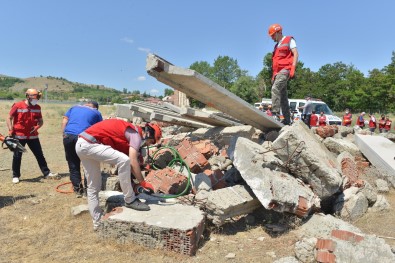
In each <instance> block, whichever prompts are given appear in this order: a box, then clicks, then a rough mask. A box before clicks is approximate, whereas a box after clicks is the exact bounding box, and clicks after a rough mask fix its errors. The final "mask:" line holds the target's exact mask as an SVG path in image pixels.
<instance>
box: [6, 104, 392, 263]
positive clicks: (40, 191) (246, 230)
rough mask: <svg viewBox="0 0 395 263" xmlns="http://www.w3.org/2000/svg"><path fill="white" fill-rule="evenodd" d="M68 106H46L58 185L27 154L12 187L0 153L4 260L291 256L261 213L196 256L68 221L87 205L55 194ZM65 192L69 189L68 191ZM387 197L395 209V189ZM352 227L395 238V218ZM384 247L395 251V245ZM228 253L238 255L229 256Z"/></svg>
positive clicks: (49, 153) (289, 238)
mask: <svg viewBox="0 0 395 263" xmlns="http://www.w3.org/2000/svg"><path fill="white" fill-rule="evenodd" d="M10 106H11V103H10V102H0V133H3V134H6V133H7V128H6V125H5V122H4V120H5V117H6V116H7V114H8V111H9V108H10ZM68 107H69V106H68V105H51V104H48V105H46V104H44V105H42V110H43V115H44V126H43V127H42V129H41V130H40V140H41V144H42V147H43V150H44V155H45V158H46V160H47V162H48V165H49V168H50V169H51V171H52V172H57V173H59V174H60V175H61V176H62V178H61V179H60V180H44V179H43V177H42V175H41V173H40V170H39V168H38V165H37V162H36V160H35V158H34V156H33V154H32V153H31V152H29V149H28V152H27V153H26V154H24V156H23V160H22V176H21V182H20V183H19V184H13V183H12V182H11V179H12V175H11V174H12V173H11V160H12V153H11V152H10V151H9V150H7V149H5V150H2V149H0V157H1V158H0V244H1V245H0V255H1V256H0V262H177V261H178V262H228V261H232V262H273V261H274V260H276V259H279V258H281V257H284V256H291V255H294V252H293V245H294V243H295V242H296V241H297V238H296V234H295V233H294V231H289V232H287V233H285V234H282V235H277V236H274V235H272V234H271V233H270V232H267V231H266V229H265V224H268V223H276V220H278V219H277V218H274V217H269V216H267V215H265V214H264V213H265V212H264V211H262V210H259V211H257V212H256V213H254V214H252V215H250V216H247V217H240V218H235V219H234V222H231V223H228V224H226V225H224V226H222V227H221V228H214V227H210V228H209V229H210V231H206V232H205V234H204V238H203V239H202V242H201V244H200V247H199V250H198V251H197V253H196V255H195V256H193V257H189V256H184V255H180V254H177V253H173V252H167V251H162V250H151V249H148V248H145V247H141V246H138V245H134V244H130V245H121V244H117V242H116V241H114V240H101V239H100V238H99V237H98V236H97V234H96V233H95V232H94V231H93V229H92V221H91V219H90V216H89V214H88V213H83V214H81V215H78V216H72V215H71V208H72V207H74V206H77V205H80V204H84V203H86V202H87V201H86V200H85V199H77V198H76V197H75V196H74V195H73V194H65V193H60V192H58V191H57V190H56V188H57V187H58V186H59V185H60V184H63V183H67V182H69V174H68V167H67V163H66V160H65V157H64V151H63V144H62V136H61V132H60V123H61V116H62V115H63V114H64V112H65V111H66V109H67V108H68ZM100 109H101V111H102V113H103V115H104V117H105V116H108V115H109V114H111V113H112V111H113V110H114V108H113V107H108V108H106V107H104V106H103V107H101V108H100ZM61 189H63V190H69V189H70V185H69V184H66V185H64V186H63V187H61ZM385 196H386V198H387V199H388V201H389V202H390V203H391V204H392V207H394V206H395V191H394V190H391V192H390V193H389V194H386V195H385ZM280 217H281V216H280ZM180 220H182V218H180ZM355 225H356V226H357V227H359V228H360V229H361V230H363V231H364V232H365V233H367V234H376V235H378V236H385V237H395V227H394V226H395V214H394V213H393V212H386V213H382V214H378V213H376V214H367V215H366V216H364V217H363V218H361V219H359V220H358V221H357V222H356V223H355ZM386 242H387V243H388V244H390V245H391V246H392V247H395V240H393V239H386ZM229 253H234V254H235V257H234V258H232V259H228V258H226V256H227V255H228V254H229Z"/></svg>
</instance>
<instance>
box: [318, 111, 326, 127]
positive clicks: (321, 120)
mask: <svg viewBox="0 0 395 263" xmlns="http://www.w3.org/2000/svg"><path fill="white" fill-rule="evenodd" d="M318 125H319V126H326V116H325V115H324V112H323V111H321V112H320V116H319V117H318Z"/></svg>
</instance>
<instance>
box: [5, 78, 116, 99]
mask: <svg viewBox="0 0 395 263" xmlns="http://www.w3.org/2000/svg"><path fill="white" fill-rule="evenodd" d="M46 87H48V89H47V98H48V99H49V100H62V101H63V100H78V99H80V98H83V97H85V98H91V99H95V100H98V101H112V100H114V99H117V98H118V97H119V96H120V94H121V92H120V91H119V90H116V89H113V88H108V87H105V86H103V85H94V84H83V83H78V82H72V81H69V80H67V79H64V78H62V77H51V76H48V77H43V76H40V77H30V78H17V77H10V76H5V75H0V97H3V98H8V99H15V98H21V97H24V92H25V91H26V89H29V88H36V89H38V90H41V91H42V92H43V95H44V94H45V93H44V90H45V88H46Z"/></svg>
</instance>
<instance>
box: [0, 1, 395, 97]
mask: <svg viewBox="0 0 395 263" xmlns="http://www.w3.org/2000/svg"><path fill="white" fill-rule="evenodd" d="M265 2H266V3H265ZM393 10H395V1H393V0H383V1H371V0H359V1H357V0H331V1H319V0H304V1H295V0H294V1H288V0H283V1H262V0H251V1H249V0H246V1H232V0H227V1H225V0H217V1H216V0H199V1H186V0H184V1H181V0H173V1H172V0H167V1H165V0H161V1H159V0H152V1H142V0H140V1H137V0H113V1H110V0H107V1H105V0H95V1H93V0H85V1H84V0H78V1H77V0H67V1H66V0H56V1H55V0H34V1H32V0H0V12H1V15H0V32H1V35H0V74H4V75H9V76H15V77H21V78H27V77H33V76H40V75H42V76H53V77H63V78H66V79H68V80H70V81H74V82H80V83H86V84H98V85H105V86H108V87H111V88H116V89H118V90H123V89H127V90H129V91H133V90H140V91H141V92H147V93H150V94H151V95H163V90H164V89H165V88H167V86H166V85H164V84H162V83H160V82H158V81H157V80H156V79H154V78H153V77H151V76H149V75H148V74H147V73H146V70H145V62H146V56H147V53H148V52H150V53H155V54H157V55H159V56H161V57H163V58H165V59H166V60H168V61H169V62H171V63H173V64H174V65H177V66H180V67H185V68H187V67H189V66H190V65H191V64H192V63H193V62H196V61H207V62H209V63H210V64H212V63H213V62H214V60H215V59H216V58H217V57H218V56H229V57H231V58H233V59H236V60H237V61H238V64H239V66H240V67H241V68H242V69H244V70H247V71H248V73H249V75H251V76H256V75H257V74H258V72H259V71H260V70H261V69H262V59H263V57H264V56H265V54H267V53H268V52H271V51H272V49H273V45H274V42H273V41H272V40H271V39H270V38H269V37H268V35H267V29H268V27H269V25H270V24H272V23H280V24H281V25H282V26H283V33H284V34H285V35H292V36H294V37H295V39H296V43H297V46H298V50H299V55H300V60H301V61H302V62H303V63H304V66H305V67H308V68H310V69H311V70H313V71H317V70H318V69H319V68H320V67H321V66H323V65H325V64H328V63H330V64H332V63H335V62H343V63H345V64H347V65H350V64H352V65H354V66H355V67H356V68H357V69H359V70H361V71H362V72H363V73H364V74H365V75H367V74H368V71H369V70H372V69H374V68H378V69H382V68H383V67H384V66H386V65H388V64H389V63H390V62H391V56H392V51H395V34H394V25H395V22H394V20H393ZM38 88H40V87H38Z"/></svg>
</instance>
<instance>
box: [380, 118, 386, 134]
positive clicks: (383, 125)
mask: <svg viewBox="0 0 395 263" xmlns="http://www.w3.org/2000/svg"><path fill="white" fill-rule="evenodd" d="M385 122H386V119H385V115H384V114H381V119H380V120H379V131H380V133H382V132H384V127H385Z"/></svg>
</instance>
